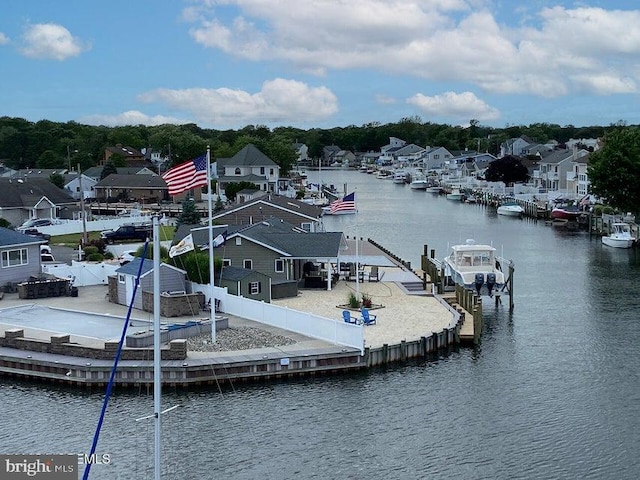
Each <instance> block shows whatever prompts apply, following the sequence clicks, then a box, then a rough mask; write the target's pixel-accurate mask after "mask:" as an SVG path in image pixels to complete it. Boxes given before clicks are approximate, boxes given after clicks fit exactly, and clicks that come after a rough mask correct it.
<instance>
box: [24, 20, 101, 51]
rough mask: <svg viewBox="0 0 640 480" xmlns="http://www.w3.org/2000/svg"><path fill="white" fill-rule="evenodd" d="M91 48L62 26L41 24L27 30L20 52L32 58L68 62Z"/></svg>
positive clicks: (31, 26)
mask: <svg viewBox="0 0 640 480" xmlns="http://www.w3.org/2000/svg"><path fill="white" fill-rule="evenodd" d="M89 48H90V45H88V44H85V43H83V42H82V41H80V40H79V39H78V38H75V37H74V36H72V35H71V32H69V30H67V29H66V28H64V27H63V26H62V25H57V24H54V23H39V24H36V25H30V26H28V27H27V28H26V29H25V31H24V33H23V35H22V46H21V47H20V51H21V52H22V53H23V54H24V55H25V56H27V57H30V58H36V59H51V60H66V59H67V58H70V57H77V56H78V55H80V54H81V53H82V52H83V51H86V50H88V49H89Z"/></svg>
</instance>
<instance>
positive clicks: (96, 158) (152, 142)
mask: <svg viewBox="0 0 640 480" xmlns="http://www.w3.org/2000/svg"><path fill="white" fill-rule="evenodd" d="M619 126H620V125H610V126H608V127H603V126H590V127H575V126H573V125H565V126H560V125H556V124H551V123H534V124H531V125H528V126H525V125H517V126H516V125H512V126H506V127H504V128H494V127H488V126H484V125H481V124H480V122H478V121H477V120H471V121H470V123H469V126H466V127H462V126H452V125H447V124H437V123H432V122H427V121H423V120H422V119H421V118H420V117H417V116H416V117H409V118H403V119H401V120H400V121H398V122H395V123H388V124H381V123H377V122H372V123H367V124H364V125H361V126H356V125H349V126H346V127H334V128H329V129H319V128H312V129H308V130H304V129H300V128H296V127H276V128H273V129H270V128H268V127H266V126H264V125H247V126H245V127H244V128H241V129H238V130H215V129H204V128H200V127H198V126H197V125H195V124H184V125H170V124H165V125H158V126H146V125H132V126H122V127H106V126H92V125H82V124H80V123H77V122H66V123H61V122H51V121H48V120H40V121H38V122H30V121H27V120H25V119H22V118H15V117H0V162H2V163H4V164H5V165H6V166H7V167H10V168H14V169H21V168H75V166H76V165H77V164H80V167H81V168H82V169H83V170H85V169H87V168H89V167H92V166H95V165H98V164H99V163H100V161H101V160H102V159H103V157H104V150H105V148H106V147H108V146H115V145H117V144H122V145H125V146H129V147H133V148H136V149H138V150H141V149H143V148H148V149H152V150H153V151H159V152H160V153H161V155H162V156H163V157H167V158H171V163H172V165H175V164H178V163H181V162H184V161H186V160H189V159H191V158H195V157H197V156H199V155H202V153H203V152H204V151H205V150H206V148H207V146H210V148H211V155H212V157H213V158H228V157H232V156H233V155H235V154H236V153H237V152H238V151H240V150H241V149H242V148H243V147H245V146H246V145H247V144H249V143H252V144H254V145H255V146H256V147H258V148H259V149H260V150H261V151H262V152H263V153H265V154H266V155H267V156H269V158H271V159H272V160H273V161H275V162H276V163H277V164H278V165H279V166H280V167H281V171H282V172H283V174H286V173H288V172H289V170H290V169H291V168H292V167H293V166H294V163H295V160H296V153H295V151H294V150H293V148H292V145H293V144H294V143H303V144H305V145H307V147H308V149H309V156H310V157H312V158H320V157H321V156H322V150H323V148H324V147H325V146H329V145H337V146H339V147H340V148H341V149H344V150H350V151H352V152H354V153H357V152H375V151H380V147H382V146H383V145H386V144H388V143H389V137H397V138H400V139H402V140H404V141H406V142H407V143H414V144H416V145H420V146H422V147H426V146H442V147H445V148H447V149H448V150H450V151H462V150H465V149H468V150H476V151H481V152H485V151H486V152H490V153H492V154H494V155H495V154H497V153H498V152H499V149H500V144H501V143H503V142H504V141H506V140H508V139H509V138H517V137H520V136H522V135H526V136H527V137H529V138H530V139H531V140H532V141H534V142H537V143H546V142H548V141H549V140H556V141H558V142H560V143H564V142H566V141H568V140H569V139H571V138H598V137H602V136H603V135H604V134H605V133H606V132H607V131H609V130H611V129H614V128H616V127H619Z"/></svg>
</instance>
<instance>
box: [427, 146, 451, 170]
mask: <svg viewBox="0 0 640 480" xmlns="http://www.w3.org/2000/svg"><path fill="white" fill-rule="evenodd" d="M451 158H453V155H452V154H451V152H450V151H449V150H447V149H446V148H444V147H429V146H427V148H426V149H425V152H424V153H423V155H422V165H423V168H424V170H425V171H429V170H436V171H441V170H444V169H445V168H446V167H447V165H448V164H449V162H450V161H451Z"/></svg>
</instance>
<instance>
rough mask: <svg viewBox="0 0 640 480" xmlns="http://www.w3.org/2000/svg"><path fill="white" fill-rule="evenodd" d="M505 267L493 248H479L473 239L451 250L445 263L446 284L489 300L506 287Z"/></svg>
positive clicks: (486, 246)
mask: <svg viewBox="0 0 640 480" xmlns="http://www.w3.org/2000/svg"><path fill="white" fill-rule="evenodd" d="M506 264H507V262H506V261H505V260H503V259H501V258H500V257H498V256H496V249H495V248H494V247H492V246H491V245H479V244H476V242H475V241H474V240H473V239H468V240H467V241H466V242H465V243H464V244H462V245H454V246H452V247H451V253H450V254H449V256H447V257H446V258H445V259H444V260H443V262H442V266H443V268H444V275H445V279H446V281H447V284H449V285H461V286H462V287H464V288H466V289H469V290H474V291H475V292H477V293H478V295H489V296H493V295H494V294H495V293H496V292H498V291H499V290H501V289H502V288H503V287H504V284H505V276H504V273H503V271H502V265H506Z"/></svg>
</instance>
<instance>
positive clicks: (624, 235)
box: [602, 222, 635, 248]
mask: <svg viewBox="0 0 640 480" xmlns="http://www.w3.org/2000/svg"><path fill="white" fill-rule="evenodd" d="M634 241H635V239H634V238H633V235H631V225H629V224H628V223H625V222H616V223H612V224H611V233H609V235H605V236H603V237H602V243H603V244H604V245H607V246H609V247H613V248H631V247H632V246H633V242H634Z"/></svg>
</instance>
